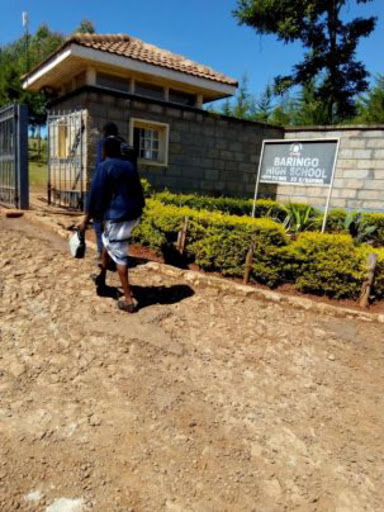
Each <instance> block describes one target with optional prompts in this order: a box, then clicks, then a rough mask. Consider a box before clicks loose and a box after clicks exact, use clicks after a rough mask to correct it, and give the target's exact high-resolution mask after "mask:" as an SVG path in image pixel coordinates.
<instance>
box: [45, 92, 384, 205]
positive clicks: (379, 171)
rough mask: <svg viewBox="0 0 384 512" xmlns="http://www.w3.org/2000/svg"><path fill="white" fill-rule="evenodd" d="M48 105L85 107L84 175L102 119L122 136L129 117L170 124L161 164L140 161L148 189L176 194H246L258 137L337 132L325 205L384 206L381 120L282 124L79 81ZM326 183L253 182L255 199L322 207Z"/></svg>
mask: <svg viewBox="0 0 384 512" xmlns="http://www.w3.org/2000/svg"><path fill="white" fill-rule="evenodd" d="M53 108H54V109H56V110H57V109H60V110H72V109H75V108H83V109H86V112H87V115H86V119H87V127H86V139H85V140H86V144H87V151H86V155H85V157H86V160H85V162H86V167H87V176H88V181H89V180H90V179H91V177H92V174H93V171H94V167H95V162H96V146H97V141H98V140H99V138H100V134H101V130H102V127H103V125H104V124H105V123H106V122H107V121H114V122H116V123H117V125H118V126H119V129H120V131H121V134H122V135H123V137H124V138H126V139H127V140H128V139H129V120H130V118H131V117H134V118H139V119H146V120H148V121H158V122H162V123H168V124H169V128H170V130H169V158H168V160H169V161H168V166H164V167H158V166H156V167H154V166H150V165H146V166H145V165H141V166H140V173H141V175H142V176H144V177H147V178H148V179H149V180H150V182H151V183H152V184H153V185H154V186H155V188H157V189H159V190H161V189H163V188H164V187H167V188H168V189H169V190H172V191H176V192H197V193H200V194H209V195H229V196H242V197H253V193H254V187H255V181H256V174H257V169H258V164H259V156H260V151H261V145H262V141H263V140H264V139H282V138H286V139H314V138H335V137H337V138H340V148H339V155H338V160H337V166H336V174H335V181H334V188H333V192H332V198H331V204H330V206H331V208H339V207H341V208H348V209H364V210H366V211H384V126H377V127H367V126H351V127H348V126H343V127H340V128H337V129H335V128H332V129H329V128H328V127H314V128H313V127H311V128H297V129H286V130H284V129H283V128H278V127H273V126H269V125H265V124H262V123H254V122H249V121H242V120H238V119H234V118H230V117H226V116H221V115H216V114H212V113H209V112H206V111H203V110H198V109H194V108H190V107H178V106H175V105H170V104H169V103H166V102H161V101H156V100H151V99H144V98H138V97H135V96H132V95H128V94H120V93H114V92H110V91H106V90H102V89H97V88H95V87H89V86H87V87H83V88H82V89H79V90H78V91H75V92H74V93H71V94H69V95H67V97H65V98H62V99H60V100H58V101H57V102H56V105H54V106H53ZM327 192H328V188H327V187H325V188H321V187H312V186H294V185H292V186H291V185H270V184H268V185H266V184H260V189H259V197H269V198H274V199H277V200H280V201H301V202H308V203H310V204H313V205H314V206H318V207H320V208H321V207H323V206H324V205H325V201H326V196H327Z"/></svg>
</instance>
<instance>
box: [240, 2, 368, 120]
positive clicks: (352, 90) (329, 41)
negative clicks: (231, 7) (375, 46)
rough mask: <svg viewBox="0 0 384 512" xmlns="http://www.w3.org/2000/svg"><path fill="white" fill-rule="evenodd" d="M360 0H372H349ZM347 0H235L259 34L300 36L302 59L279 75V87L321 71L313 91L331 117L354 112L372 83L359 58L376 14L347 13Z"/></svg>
mask: <svg viewBox="0 0 384 512" xmlns="http://www.w3.org/2000/svg"><path fill="white" fill-rule="evenodd" d="M352 1H354V2H356V3H357V4H360V3H368V2H371V1H372V0H351V2H352ZM348 3H350V2H348V1H347V0H237V9H236V10H235V11H234V15H235V16H236V18H237V19H238V21H239V23H240V24H246V25H249V26H251V27H253V28H254V29H255V30H256V32H257V33H258V34H261V35H264V34H274V35H276V36H277V38H278V39H279V40H280V41H283V42H284V43H286V44H287V43H291V42H294V41H300V42H301V43H302V44H303V46H304V47H305V48H306V50H307V51H306V53H305V54H304V60H303V61H302V62H300V63H299V64H296V65H295V66H294V68H293V70H292V73H291V74H290V75H287V76H279V77H276V82H275V85H276V90H277V91H279V92H284V91H285V90H287V89H288V88H290V87H292V86H294V85H305V84H307V83H309V82H311V81H313V80H315V79H316V77H318V76H320V75H322V82H321V84H319V86H318V87H317V88H316V90H315V91H314V95H315V96H314V97H315V98H316V100H318V101H320V102H321V103H322V105H323V106H324V108H325V109H326V111H327V122H328V123H333V122H339V121H342V120H344V119H348V118H351V117H352V116H353V115H354V114H355V111H356V105H355V97H356V95H357V94H359V93H362V92H365V91H366V90H367V89H368V81H367V77H368V72H367V71H366V69H365V66H364V65H363V63H362V62H359V61H358V60H357V59H356V48H357V45H358V43H359V40H360V39H361V38H362V37H367V36H369V34H370V33H371V32H372V31H373V30H374V27H375V23H376V18H374V17H369V18H360V17H359V18H355V19H353V20H351V21H345V20H344V19H343V15H344V9H343V8H344V7H345V6H346V5H347V4H348Z"/></svg>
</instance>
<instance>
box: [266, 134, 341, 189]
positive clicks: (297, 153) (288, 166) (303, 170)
mask: <svg viewBox="0 0 384 512" xmlns="http://www.w3.org/2000/svg"><path fill="white" fill-rule="evenodd" d="M336 151H337V140H326V141H324V140H321V141H313V140H312V141H303V140H302V141H278V142H277V141H276V142H275V141H265V143H264V151H263V153H262V158H261V165H260V172H259V175H260V182H261V183H280V184H281V183H287V184H290V185H291V184H293V185H314V186H321V187H323V186H328V185H330V184H331V182H332V175H333V170H334V165H335V157H336Z"/></svg>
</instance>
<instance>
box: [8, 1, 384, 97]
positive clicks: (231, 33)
mask: <svg viewBox="0 0 384 512" xmlns="http://www.w3.org/2000/svg"><path fill="white" fill-rule="evenodd" d="M350 3H351V4H355V1H351V2H350ZM235 5H236V1H235V0H160V1H159V0H145V1H141V2H138V1H137V0H135V1H134V0H107V1H102V0H0V7H1V11H0V12H1V13H2V14H3V15H2V16H1V17H0V45H2V44H5V43H7V42H10V41H12V40H14V39H15V38H17V37H19V36H20V35H21V33H22V27H21V12H22V10H27V11H28V12H29V17H30V23H31V30H32V31H34V30H35V29H36V27H37V26H38V25H39V24H41V23H48V24H49V26H50V27H51V28H52V29H55V30H57V31H60V32H63V33H70V32H71V31H73V30H74V28H75V27H76V26H78V24H79V22H80V20H81V19H82V18H89V19H90V20H92V21H93V22H94V23H95V25H96V29H97V31H98V32H126V33H128V34H131V35H133V36H136V37H139V38H141V39H143V40H145V41H146V42H149V43H153V44H155V45H157V46H160V47H162V48H165V49H168V50H171V51H174V52H176V53H180V54H182V55H185V56H187V57H189V58H190V59H192V60H196V61H198V62H201V63H203V64H208V65H210V66H212V67H213V68H215V69H217V70H219V71H222V72H224V73H226V74H228V75H230V76H232V77H234V78H237V79H240V78H241V76H242V75H243V74H244V72H246V73H247V75H248V77H249V82H250V88H251V90H252V91H254V92H256V93H260V92H262V91H263V90H264V88H265V86H266V85H267V84H268V82H271V81H272V79H273V77H274V76H275V75H278V74H284V73H288V72H289V70H290V68H291V66H292V65H293V64H294V63H295V62H297V61H299V60H300V58H301V55H302V48H301V47H300V45H298V44H294V45H288V46H285V45H283V44H282V43H280V42H277V41H276V40H275V38H274V37H272V36H268V37H262V38H260V37H259V36H257V35H256V34H255V33H254V32H253V31H252V29H250V28H248V27H245V26H242V27H240V26H238V25H237V23H236V20H235V19H234V18H233V16H232V15H231V11H232V9H233V8H234V7H235ZM347 11H348V16H355V15H357V14H359V15H362V16H366V15H372V14H373V15H376V16H379V22H378V25H377V28H376V30H375V32H374V34H373V35H371V37H370V38H368V39H365V40H362V42H361V44H360V47H359V51H358V56H359V58H360V59H361V60H363V61H364V62H365V63H366V65H367V68H368V70H369V71H370V72H371V73H373V74H374V73H380V72H384V59H383V57H382V53H383V49H384V30H383V28H384V0H373V2H372V3H370V4H367V5H360V6H359V7H356V6H355V7H350V8H348V9H347Z"/></svg>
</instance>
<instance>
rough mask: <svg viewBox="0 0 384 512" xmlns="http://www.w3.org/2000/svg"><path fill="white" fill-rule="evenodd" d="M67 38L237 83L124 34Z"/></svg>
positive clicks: (201, 76)
mask: <svg viewBox="0 0 384 512" xmlns="http://www.w3.org/2000/svg"><path fill="white" fill-rule="evenodd" d="M71 42H73V43H77V44H79V45H81V46H86V47H87V48H93V49H95V50H101V51H103V52H109V53H113V54H116V55H121V56H123V57H129V58H131V59H134V60H138V61H141V62H145V63H147V64H153V65H155V66H161V67H164V68H168V69H172V70H175V71H181V72H182V73H186V74H188V75H194V76H197V77H199V78H207V79H208V80H214V81H216V82H221V83H224V84H229V85H235V86H236V85H237V81H236V80H234V79H233V78H230V77H227V76H225V75H223V74H222V73H218V72H217V71H214V70H213V69H212V68H210V67H208V66H204V65H202V64H199V63H197V62H193V61H192V60H189V59H187V58H186V57H183V56H181V55H176V54H174V53H172V52H169V51H167V50H162V49H161V48H157V46H153V45H151V44H148V43H145V42H144V41H141V40H140V39H136V38H135V37H131V36H129V35H127V34H74V35H73V36H71V37H70V38H69V39H68V41H66V43H65V45H67V44H69V43H71Z"/></svg>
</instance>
